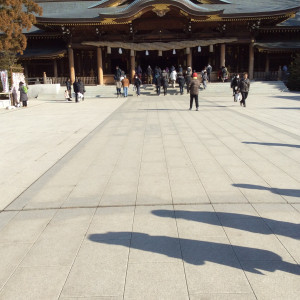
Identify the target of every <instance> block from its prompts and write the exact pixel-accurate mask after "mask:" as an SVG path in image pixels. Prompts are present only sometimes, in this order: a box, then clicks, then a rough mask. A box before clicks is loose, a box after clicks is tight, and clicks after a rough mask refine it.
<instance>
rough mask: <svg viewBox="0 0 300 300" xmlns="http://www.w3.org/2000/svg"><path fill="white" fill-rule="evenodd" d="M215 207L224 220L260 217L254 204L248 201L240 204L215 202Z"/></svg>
mask: <svg viewBox="0 0 300 300" xmlns="http://www.w3.org/2000/svg"><path fill="white" fill-rule="evenodd" d="M213 207H214V209H215V211H216V213H217V215H218V217H219V218H220V220H221V221H223V220H227V219H229V220H231V219H240V218H252V217H254V218H255V217H258V213H257V212H256V211H255V209H254V208H253V206H252V205H251V204H248V203H239V204H213Z"/></svg>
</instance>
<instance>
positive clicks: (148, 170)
mask: <svg viewBox="0 0 300 300" xmlns="http://www.w3.org/2000/svg"><path fill="white" fill-rule="evenodd" d="M140 173H141V176H147V175H148V176H154V177H155V176H165V177H167V176H168V170H167V166H166V163H165V161H161V162H144V161H142V163H141V171H140Z"/></svg>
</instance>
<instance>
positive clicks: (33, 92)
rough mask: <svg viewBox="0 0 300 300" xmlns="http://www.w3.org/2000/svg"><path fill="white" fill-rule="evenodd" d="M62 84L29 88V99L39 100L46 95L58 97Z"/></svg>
mask: <svg viewBox="0 0 300 300" xmlns="http://www.w3.org/2000/svg"><path fill="white" fill-rule="evenodd" d="M59 89H60V84H59V83H57V84H33V85H29V86H28V98H37V97H41V96H44V95H58V94H59Z"/></svg>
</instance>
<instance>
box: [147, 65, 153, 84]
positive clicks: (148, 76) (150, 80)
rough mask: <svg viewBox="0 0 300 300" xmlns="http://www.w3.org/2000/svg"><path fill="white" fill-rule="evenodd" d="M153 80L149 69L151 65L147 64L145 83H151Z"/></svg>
mask: <svg viewBox="0 0 300 300" xmlns="http://www.w3.org/2000/svg"><path fill="white" fill-rule="evenodd" d="M152 82H153V71H152V69H151V66H148V68H147V84H152Z"/></svg>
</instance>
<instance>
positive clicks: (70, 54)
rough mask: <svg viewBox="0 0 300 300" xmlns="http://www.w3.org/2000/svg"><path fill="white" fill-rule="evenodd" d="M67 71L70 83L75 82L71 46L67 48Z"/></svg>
mask: <svg viewBox="0 0 300 300" xmlns="http://www.w3.org/2000/svg"><path fill="white" fill-rule="evenodd" d="M68 57H69V69H70V80H71V83H74V81H75V67H74V52H73V49H72V47H71V45H69V46H68Z"/></svg>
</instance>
